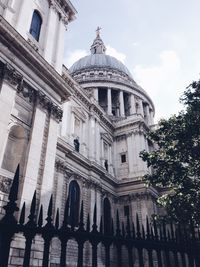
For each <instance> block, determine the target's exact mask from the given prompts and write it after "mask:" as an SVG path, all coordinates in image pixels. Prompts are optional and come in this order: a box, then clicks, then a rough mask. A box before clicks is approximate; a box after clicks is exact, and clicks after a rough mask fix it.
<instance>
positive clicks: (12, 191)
mask: <svg viewBox="0 0 200 267" xmlns="http://www.w3.org/2000/svg"><path fill="white" fill-rule="evenodd" d="M18 189H19V164H18V166H17V169H16V171H15V175H14V179H13V182H12V186H11V188H10V193H9V196H8V199H9V200H10V201H11V202H13V203H14V202H15V201H16V200H17V196H18Z"/></svg>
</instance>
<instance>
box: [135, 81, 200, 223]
mask: <svg viewBox="0 0 200 267" xmlns="http://www.w3.org/2000/svg"><path fill="white" fill-rule="evenodd" d="M181 102H182V103H183V104H184V107H185V108H184V110H183V111H182V112H180V113H179V114H178V115H174V116H172V117H170V118H169V119H168V120H164V119H163V120H161V121H160V122H159V123H158V128H157V129H156V130H154V131H150V132H149V134H148V138H149V140H150V141H151V142H152V143H153V144H155V147H156V149H155V150H154V151H152V152H147V151H143V152H141V154H140V156H141V157H142V159H143V160H144V161H145V162H147V165H148V167H149V169H151V172H149V174H147V175H145V176H144V180H145V181H146V182H147V184H148V185H152V186H156V187H157V188H158V190H159V188H165V190H166V191H165V192H166V193H164V194H163V195H161V197H160V198H159V199H158V203H160V204H161V205H162V206H164V207H165V209H166V212H167V215H168V216H169V217H171V218H173V219H175V220H178V221H181V222H188V221H190V220H191V219H192V220H194V221H195V222H196V223H197V224H199V223H200V81H198V82H193V83H192V84H191V85H190V86H189V87H188V88H187V89H186V91H185V92H184V94H183V96H182V98H181Z"/></svg>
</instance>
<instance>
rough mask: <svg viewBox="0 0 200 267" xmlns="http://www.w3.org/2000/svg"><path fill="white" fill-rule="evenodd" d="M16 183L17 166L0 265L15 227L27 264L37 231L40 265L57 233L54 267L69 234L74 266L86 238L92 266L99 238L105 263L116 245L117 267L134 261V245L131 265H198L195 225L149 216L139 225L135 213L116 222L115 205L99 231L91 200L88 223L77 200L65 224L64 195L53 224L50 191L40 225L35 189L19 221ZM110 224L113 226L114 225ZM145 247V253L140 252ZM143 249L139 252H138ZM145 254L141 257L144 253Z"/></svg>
mask: <svg viewBox="0 0 200 267" xmlns="http://www.w3.org/2000/svg"><path fill="white" fill-rule="evenodd" d="M18 185H19V167H18V168H17V170H16V173H15V177H14V179H13V183H12V187H11V190H10V194H9V198H8V203H7V205H6V206H5V207H4V209H5V216H4V217H3V218H2V219H1V221H0V266H1V267H7V266H8V260H9V254H10V247H11V241H12V239H13V237H14V235H15V234H16V233H22V234H23V235H24V237H25V247H24V250H25V254H24V259H23V267H28V266H30V257H31V251H32V243H33V240H34V238H35V237H36V236H37V235H39V236H41V237H42V238H43V240H44V242H43V244H44V248H43V260H42V266H43V267H48V266H49V258H50V257H49V254H50V247H51V242H52V239H53V238H54V237H57V238H58V239H59V240H60V243H61V251H60V267H66V266H67V264H66V262H67V256H68V255H67V242H68V241H69V240H75V241H76V242H77V244H78V252H77V253H78V255H77V266H78V267H83V266H86V265H84V253H83V251H84V245H85V242H86V241H89V242H90V244H91V257H92V267H97V262H98V260H97V258H98V245H99V244H100V243H101V244H102V245H103V247H104V248H105V266H106V267H109V266H111V260H110V250H111V246H115V248H116V252H117V253H116V258H117V260H116V265H117V266H118V267H122V266H129V267H133V266H136V265H134V264H135V259H134V256H133V251H134V250H135V251H137V266H138V265H139V266H140V267H143V266H149V267H153V266H154V264H155V262H157V263H156V266H159V267H162V266H163V267H164V266H167V267H168V266H176V267H179V266H180V267H181V266H183V267H186V266H189V267H194V266H196V267H198V266H200V243H199V242H200V236H199V232H198V230H197V229H196V228H194V226H193V224H192V223H191V224H190V225H189V226H187V227H186V226H182V225H180V224H178V225H173V224H172V223H171V224H170V225H166V224H165V222H163V223H162V225H160V224H159V225H158V224H157V222H156V220H153V221H151V223H150V222H149V220H148V218H147V219H146V225H145V227H144V226H143V225H142V224H141V223H140V222H139V219H138V216H137V218H136V224H135V225H134V223H132V222H130V219H129V217H127V222H126V223H125V224H126V225H124V223H120V219H119V214H118V211H117V215H116V221H115V223H114V222H113V220H112V222H111V226H110V232H109V233H106V234H105V233H104V231H103V224H102V220H101V223H100V226H99V228H98V226H97V214H96V205H95V207H94V215H93V222H92V225H91V227H90V216H89V215H88V217H87V222H86V224H84V216H83V203H82V205H81V211H80V221H79V225H78V226H75V225H74V224H73V222H71V225H69V220H68V211H69V199H67V201H66V205H65V213H64V220H63V222H62V224H61V225H59V212H57V215H56V218H55V223H53V219H52V211H53V199H52V197H51V199H50V202H49V207H48V212H47V218H46V221H47V222H46V224H45V225H43V209H42V207H41V208H40V212H39V216H38V220H37V221H36V214H35V213H36V194H34V196H33V199H32V203H31V206H30V214H29V216H28V221H27V222H25V204H24V205H23V208H22V210H21V212H20V216H19V220H17V219H16V216H14V213H15V212H19V208H18V207H17V204H16V201H17V195H18ZM114 225H115V227H114ZM124 248H126V250H127V254H126V255H128V256H127V258H126V262H127V263H126V265H124V264H123V256H124V255H123V251H124ZM144 251H145V253H144ZM144 255H145V257H144ZM144 258H145V259H144Z"/></svg>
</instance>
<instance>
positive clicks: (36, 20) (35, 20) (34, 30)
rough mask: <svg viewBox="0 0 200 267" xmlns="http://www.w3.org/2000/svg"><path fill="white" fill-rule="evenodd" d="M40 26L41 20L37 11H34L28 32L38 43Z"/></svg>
mask: <svg viewBox="0 0 200 267" xmlns="http://www.w3.org/2000/svg"><path fill="white" fill-rule="evenodd" d="M41 26H42V18H41V16H40V13H39V12H38V11H37V10H34V12H33V16H32V21H31V27H30V31H29V32H30V34H31V35H32V36H33V38H35V40H37V41H39V37H40V30H41Z"/></svg>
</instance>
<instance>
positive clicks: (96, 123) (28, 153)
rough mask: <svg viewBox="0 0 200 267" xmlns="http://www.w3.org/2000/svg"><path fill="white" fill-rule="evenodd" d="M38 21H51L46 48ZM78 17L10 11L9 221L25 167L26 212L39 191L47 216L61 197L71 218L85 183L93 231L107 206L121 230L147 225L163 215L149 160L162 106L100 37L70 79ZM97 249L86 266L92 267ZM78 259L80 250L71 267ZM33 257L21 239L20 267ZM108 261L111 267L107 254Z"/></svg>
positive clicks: (68, 11)
mask: <svg viewBox="0 0 200 267" xmlns="http://www.w3.org/2000/svg"><path fill="white" fill-rule="evenodd" d="M35 12H37V14H40V15H39V16H40V17H41V18H42V24H41V25H40V26H41V29H40V31H39V35H40V38H39V40H38V41H37V40H36V39H35V38H34V36H33V35H32V34H31V32H30V31H29V28H30V25H32V23H33V17H32V15H33V14H34V13H35ZM75 14H76V10H75V8H74V7H73V5H72V4H71V3H70V1H68V0H64V1H59V0H51V1H50V0H44V1H40V0H11V1H1V3H0V15H1V17H0V214H1V216H2V215H3V209H2V207H3V206H4V205H5V203H6V202H7V196H8V193H9V189H10V184H11V182H12V178H13V174H14V171H15V169H16V167H17V164H18V163H20V166H21V170H20V173H21V177H20V179H21V180H20V193H19V203H18V204H19V206H22V204H23V202H24V201H25V202H26V204H27V206H29V205H30V202H31V199H32V196H33V194H34V191H35V190H36V192H37V207H38V209H39V206H40V205H41V204H42V205H43V208H44V213H45V212H46V211H47V205H48V201H49V199H50V196H51V194H53V199H54V213H55V214H56V211H57V209H59V211H60V214H61V218H63V216H64V205H65V201H66V198H67V196H68V195H69V191H70V184H71V182H72V181H76V184H77V186H78V188H79V198H78V206H76V208H78V209H80V205H81V201H83V203H84V217H85V221H86V217H87V214H88V213H89V214H90V217H91V219H92V217H93V208H94V204H95V202H96V204H97V222H98V224H99V223H100V218H101V216H103V217H104V216H106V215H105V213H106V212H107V211H106V207H107V206H105V202H106V201H107V202H108V203H109V205H110V217H116V210H117V209H118V210H119V213H120V219H121V221H125V220H126V217H127V214H128V213H129V214H130V215H131V216H132V218H133V220H135V218H136V212H137V213H138V214H139V218H140V220H141V221H144V220H145V217H146V215H151V214H153V213H156V212H157V210H156V205H155V199H156V198H157V195H158V192H157V191H156V190H155V189H153V188H146V187H145V185H144V184H143V182H142V181H141V177H142V176H143V175H144V174H145V173H146V172H147V171H149V170H148V169H147V167H146V165H145V164H144V163H143V162H142V160H141V159H140V157H139V152H140V151H141V150H143V149H146V150H148V149H149V144H148V141H147V139H146V133H147V132H148V130H149V129H150V127H151V126H152V125H153V116H154V105H153V102H152V100H151V99H150V97H149V96H148V95H147V94H146V92H145V91H144V90H143V89H142V88H141V87H140V86H138V85H137V84H136V83H135V81H134V80H133V78H132V76H131V74H130V73H129V71H128V70H127V68H126V67H125V66H124V65H123V64H122V63H120V62H119V61H118V60H116V59H114V58H112V57H109V56H107V55H106V54H105V50H106V49H105V46H104V44H103V41H102V40H101V37H100V34H99V31H97V37H96V38H95V40H94V42H93V44H92V46H91V55H90V56H88V57H86V58H84V59H81V60H80V61H78V62H76V63H75V64H74V65H73V66H72V67H71V69H70V70H68V69H67V68H66V67H64V66H62V58H63V48H64V31H65V28H66V25H68V23H69V22H71V21H72V20H73V19H74V18H75ZM31 18H32V21H31ZM92 57H94V58H95V60H96V61H95V62H96V63H95V64H93V63H91V62H92V61H91V58H92ZM100 59H102V60H100ZM81 62H82V63H83V62H84V64H82V65H81ZM82 66H83V67H82ZM72 200H73V198H72ZM105 200H106V201H105ZM76 205H77V204H76ZM41 243H42V239H40V238H38V240H34V250H33V255H32V263H31V264H32V266H41V264H42V260H41V255H42V250H41V245H40V244H41ZM89 247H90V245H89V244H87V245H86V247H85V261H86V262H87V264H86V266H91V265H90V264H89V263H88V262H89V258H90V256H89V255H90V249H89ZM58 248H59V242H58V240H54V241H53V243H52V255H51V263H52V264H51V266H58V263H59V255H58V253H59V252H58V251H59V249H58ZM76 250H77V245H76V243H75V242H72V244H71V245H70V246H69V253H68V254H69V255H70V262H71V263H70V265H69V266H73V265H72V264H73V260H74V262H75V258H76V257H75V253H74V251H76ZM23 251H24V239H23V237H22V236H19V235H18V236H16V238H15V240H14V241H13V243H12V250H11V257H10V266H12V267H14V266H21V262H22V257H23ZM113 251H114V249H113ZM113 255H114V252H113ZM74 257H75V258H74ZM87 259H88V260H87ZM98 261H99V266H104V255H103V250H102V248H99V260H98ZM74 266H75V265H74ZM112 266H114V256H113V265H112Z"/></svg>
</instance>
